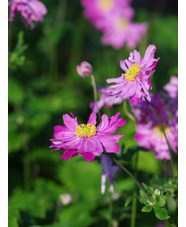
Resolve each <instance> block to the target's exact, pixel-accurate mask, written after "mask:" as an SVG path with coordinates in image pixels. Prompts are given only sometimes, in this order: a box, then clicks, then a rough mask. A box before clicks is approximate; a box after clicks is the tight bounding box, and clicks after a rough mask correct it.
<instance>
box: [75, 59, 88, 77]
mask: <svg viewBox="0 0 186 227" xmlns="http://www.w3.org/2000/svg"><path fill="white" fill-rule="evenodd" d="M76 72H77V73H78V74H79V75H80V76H81V77H88V76H90V75H92V66H91V64H89V63H88V62H86V61H82V62H81V64H80V65H78V66H77V67H76Z"/></svg>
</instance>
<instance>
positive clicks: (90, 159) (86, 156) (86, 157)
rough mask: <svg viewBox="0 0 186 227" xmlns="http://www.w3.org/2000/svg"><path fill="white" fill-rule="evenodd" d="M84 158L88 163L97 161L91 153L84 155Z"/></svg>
mask: <svg viewBox="0 0 186 227" xmlns="http://www.w3.org/2000/svg"><path fill="white" fill-rule="evenodd" d="M82 157H83V158H84V159H86V160H87V161H88V162H92V161H93V160H94V159H95V157H96V156H95V155H93V154H90V153H83V154H82Z"/></svg>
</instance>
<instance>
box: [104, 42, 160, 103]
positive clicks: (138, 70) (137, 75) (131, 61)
mask: <svg viewBox="0 0 186 227" xmlns="http://www.w3.org/2000/svg"><path fill="white" fill-rule="evenodd" d="M155 51H156V47H155V46H154V45H149V46H148V48H147V50H146V52H145V56H144V58H142V57H141V56H140V53H139V52H138V51H137V50H134V51H133V52H131V53H130V56H129V58H128V59H126V60H121V61H120V67H121V68H122V69H123V70H124V71H125V73H124V74H122V75H121V77H118V78H113V79H107V83H116V85H112V86H110V89H111V93H110V95H114V96H117V97H120V98H122V99H123V100H124V99H126V98H130V100H131V102H132V103H133V104H136V105H137V104H139V103H140V101H141V100H142V99H143V98H144V97H146V98H147V100H148V101H150V95H149V92H148V90H149V89H152V85H151V83H150V76H151V75H152V74H153V73H154V72H155V70H154V68H155V67H156V64H157V62H158V61H159V58H157V59H156V58H154V53H155Z"/></svg>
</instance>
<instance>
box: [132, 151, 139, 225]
mask: <svg viewBox="0 0 186 227" xmlns="http://www.w3.org/2000/svg"><path fill="white" fill-rule="evenodd" d="M137 164H138V153H136V159H135V167H134V168H135V177H136V178H137V174H138V172H137V171H138V170H137ZM133 195H134V198H133V200H132V213H131V223H130V226H131V227H135V226H136V209H137V198H136V196H137V193H136V188H135V191H134V194H133Z"/></svg>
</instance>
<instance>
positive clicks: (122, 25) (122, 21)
mask: <svg viewBox="0 0 186 227" xmlns="http://www.w3.org/2000/svg"><path fill="white" fill-rule="evenodd" d="M127 25H128V22H127V21H126V20H125V19H119V20H118V21H117V27H118V28H119V29H122V30H124V29H126V27H127Z"/></svg>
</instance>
